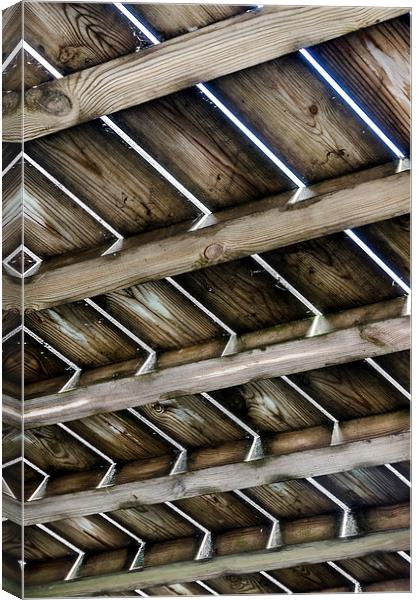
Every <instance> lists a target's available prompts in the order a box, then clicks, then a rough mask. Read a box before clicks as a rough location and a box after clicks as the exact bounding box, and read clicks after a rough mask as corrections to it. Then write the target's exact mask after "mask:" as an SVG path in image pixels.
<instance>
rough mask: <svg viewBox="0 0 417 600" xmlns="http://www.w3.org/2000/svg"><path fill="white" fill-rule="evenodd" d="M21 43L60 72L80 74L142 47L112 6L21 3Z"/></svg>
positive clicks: (140, 41)
mask: <svg viewBox="0 0 417 600" xmlns="http://www.w3.org/2000/svg"><path fill="white" fill-rule="evenodd" d="M24 37H25V40H26V41H27V42H28V43H29V44H30V45H31V46H32V47H33V48H35V50H36V51H38V52H39V53H40V54H41V55H42V56H43V57H44V58H45V59H46V60H47V61H48V62H50V63H51V64H52V65H54V66H55V67H56V68H57V69H58V70H59V71H60V72H61V73H63V74H67V73H72V72H74V71H80V70H82V69H86V68H88V67H92V66H93V65H97V64H100V63H103V62H106V61H108V60H110V59H112V58H116V57H118V56H124V55H125V54H130V53H131V52H136V51H138V50H140V49H141V48H142V47H144V46H146V43H145V42H144V41H143V40H140V39H139V37H138V36H136V35H135V34H134V32H133V30H132V28H131V27H129V26H128V25H127V22H125V20H124V18H123V17H122V16H121V14H120V13H119V11H118V10H117V9H116V8H115V7H114V6H113V5H112V4H105V3H102V4H97V5H95V4H92V3H63V2H54V3H50V4H42V5H39V6H38V5H37V3H36V2H35V3H33V2H27V3H26V4H25V35H24Z"/></svg>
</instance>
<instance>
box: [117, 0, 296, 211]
mask: <svg viewBox="0 0 417 600" xmlns="http://www.w3.org/2000/svg"><path fill="white" fill-rule="evenodd" d="M177 8H178V7H176V9H177ZM114 119H115V120H116V122H117V123H118V125H119V126H120V127H121V128H122V129H123V130H124V131H127V132H128V133H129V135H130V136H131V137H132V138H133V139H135V140H138V141H139V143H140V144H141V145H142V146H143V147H144V148H145V149H146V150H147V151H148V152H149V153H150V154H151V155H152V156H154V157H155V158H156V159H157V160H158V161H159V162H160V163H161V164H162V165H164V166H165V168H167V169H168V171H170V172H171V173H172V174H173V175H175V177H176V178H177V179H178V180H179V181H181V183H182V184H183V185H185V187H186V188H187V189H189V190H190V191H191V192H192V193H193V194H194V195H195V196H196V197H197V198H198V199H199V200H201V201H202V202H203V203H204V204H205V205H206V206H208V207H209V208H210V209H211V210H219V209H222V208H227V207H228V206H233V205H237V204H244V203H245V202H250V201H253V200H257V199H259V198H263V197H265V196H269V195H272V194H277V193H279V192H282V191H285V190H287V189H290V188H293V187H294V184H293V182H292V181H291V180H289V179H288V178H287V177H286V176H285V175H284V174H283V173H282V172H281V171H280V169H278V168H277V167H276V166H275V165H273V164H272V163H271V161H270V160H269V159H268V158H267V157H266V156H264V155H263V154H262V153H261V152H259V150H258V149H257V148H256V147H255V146H254V145H253V144H252V143H251V142H249V140H248V139H247V138H246V137H245V136H243V135H242V134H241V132H240V131H238V130H237V128H236V127H235V126H234V125H233V124H232V123H231V122H230V121H229V119H227V118H226V117H225V116H224V115H223V113H222V112H221V111H220V110H219V109H218V108H217V107H216V106H214V105H213V104H212V103H211V102H210V101H209V100H208V99H207V98H206V97H205V96H204V95H203V94H202V93H201V91H199V90H197V89H196V88H192V89H189V90H184V91H182V92H178V93H176V94H170V95H169V96H167V97H166V98H162V99H159V100H154V101H152V102H147V103H145V104H142V105H141V106H138V107H134V108H130V109H128V110H124V111H122V112H120V113H116V114H115V115H114Z"/></svg>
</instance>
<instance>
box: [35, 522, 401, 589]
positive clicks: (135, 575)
mask: <svg viewBox="0 0 417 600" xmlns="http://www.w3.org/2000/svg"><path fill="white" fill-rule="evenodd" d="M408 545H409V531H408V530H407V529H405V530H404V529H400V530H393V531H389V532H380V533H374V534H368V535H365V536H363V537H360V538H356V539H355V538H354V539H345V540H340V539H337V540H325V541H321V542H316V543H315V544H314V545H312V544H311V543H310V544H299V545H296V546H292V547H288V548H280V549H279V550H276V551H272V552H271V551H269V552H265V551H263V552H257V553H255V554H251V553H249V554H242V555H240V556H239V555H231V556H229V557H217V558H214V559H211V560H210V561H193V562H188V563H187V562H182V563H181V562H179V563H176V564H174V565H169V566H168V565H166V566H161V567H159V568H155V569H151V568H149V569H146V570H143V571H139V572H135V571H132V572H130V573H122V574H117V575H108V576H101V577H98V578H90V579H84V580H83V579H79V580H78V581H71V582H57V583H54V584H49V585H40V586H37V587H35V586H34V587H31V588H29V589H28V594H30V596H31V597H39V596H41V597H46V596H48V597H56V596H57V595H58V594H59V595H60V596H71V595H74V593H75V594H77V593H88V592H90V593H91V592H93V591H97V592H101V591H104V590H106V591H113V590H114V591H117V590H123V589H126V588H132V587H139V586H140V587H147V586H151V585H157V584H166V583H170V584H173V583H181V582H185V581H193V580H196V579H203V580H204V579H208V578H210V577H216V576H222V575H224V574H227V573H230V572H231V571H232V572H233V573H234V574H237V575H239V574H243V573H245V572H254V571H258V570H259V569H260V568H262V569H265V570H271V569H274V568H279V567H282V568H284V567H292V566H295V565H297V564H300V563H301V564H303V563H305V564H311V563H313V564H314V563H320V562H324V561H325V560H338V559H340V558H343V557H352V556H358V555H359V556H361V555H363V554H367V553H369V552H372V551H373V550H393V551H394V550H401V549H404V548H405V547H408ZM237 556H239V558H238V560H237Z"/></svg>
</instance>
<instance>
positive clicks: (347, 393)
mask: <svg viewBox="0 0 417 600" xmlns="http://www.w3.org/2000/svg"><path fill="white" fill-rule="evenodd" d="M293 380H294V381H295V383H297V384H298V385H299V386H300V387H301V389H302V390H304V391H305V392H307V393H308V394H310V396H312V397H313V398H314V399H315V400H316V401H317V402H319V404H321V405H322V406H323V407H324V408H325V409H326V410H328V411H329V412H330V413H331V414H332V415H334V416H335V417H336V419H339V418H340V419H345V418H346V417H347V416H349V417H350V418H354V417H359V416H365V415H369V414H377V413H381V412H384V411H386V410H394V409H395V408H396V407H398V408H399V407H400V406H406V405H407V404H408V402H409V401H408V399H407V398H406V397H405V396H403V395H402V394H401V392H399V391H398V390H397V389H396V388H395V387H394V386H392V384H390V383H389V382H387V381H386V380H385V379H384V378H383V377H382V375H380V374H379V373H378V372H377V371H375V370H374V369H373V368H372V367H371V366H370V365H368V364H366V363H364V362H362V363H353V364H349V365H337V366H333V367H327V368H325V369H317V370H311V371H309V372H306V373H302V374H296V375H294V376H293Z"/></svg>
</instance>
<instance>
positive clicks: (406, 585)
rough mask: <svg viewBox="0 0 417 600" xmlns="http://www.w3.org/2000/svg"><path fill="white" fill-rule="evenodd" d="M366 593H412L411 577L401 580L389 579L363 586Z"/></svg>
mask: <svg viewBox="0 0 417 600" xmlns="http://www.w3.org/2000/svg"><path fill="white" fill-rule="evenodd" d="M363 591H364V592H372V593H375V592H411V581H410V578H409V577H403V578H401V579H389V580H387V581H378V582H377V583H370V584H368V585H365V586H363Z"/></svg>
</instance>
